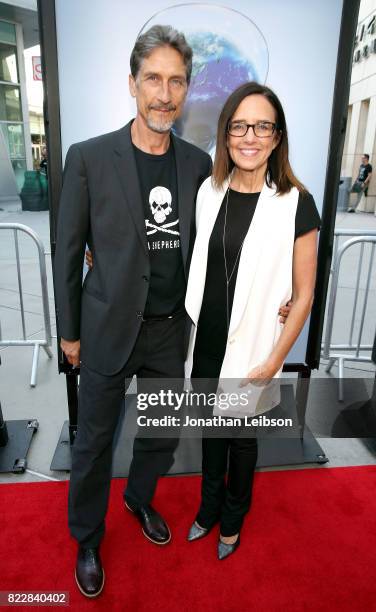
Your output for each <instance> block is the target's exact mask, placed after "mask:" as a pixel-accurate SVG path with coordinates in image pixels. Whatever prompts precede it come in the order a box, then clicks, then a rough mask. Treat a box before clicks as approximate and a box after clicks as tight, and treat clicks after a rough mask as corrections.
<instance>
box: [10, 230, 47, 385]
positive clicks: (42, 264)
mask: <svg viewBox="0 0 376 612" xmlns="http://www.w3.org/2000/svg"><path fill="white" fill-rule="evenodd" d="M0 230H13V233H14V246H15V251H16V265H17V279H18V292H19V298H20V310H21V321H22V339H21V340H6V339H5V340H4V339H3V338H2V333H1V325H0V346H34V353H33V362H32V367H31V379H30V386H31V387H35V385H36V380H37V368H38V358H39V351H40V347H42V348H43V349H44V350H45V352H46V353H47V355H48V357H49V358H50V359H51V358H52V352H51V350H50V347H51V343H52V335H51V321H50V308H49V302H48V288H47V274H46V260H45V252H44V246H43V242H42V241H41V239H40V238H39V236H38V234H36V232H34V230H33V229H31V228H30V227H28V226H27V225H22V224H21V223H0ZM18 232H24V233H25V234H27V235H28V236H30V237H31V238H32V239H33V241H34V242H35V244H36V246H37V249H38V256H39V270H40V281H41V289H42V303H43V317H44V330H45V337H44V339H36V338H35V339H33V340H32V339H29V340H28V339H27V337H26V324H25V308H24V299H23V289H22V278H21V265H20V252H19V244H18Z"/></svg>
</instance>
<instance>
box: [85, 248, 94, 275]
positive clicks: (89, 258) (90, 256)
mask: <svg viewBox="0 0 376 612" xmlns="http://www.w3.org/2000/svg"><path fill="white" fill-rule="evenodd" d="M85 261H86V265H87V266H89V268H90V270H91V268H92V267H93V253H92V252H91V251H90V250H89V249H87V251H85Z"/></svg>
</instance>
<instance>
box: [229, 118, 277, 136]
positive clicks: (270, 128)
mask: <svg viewBox="0 0 376 612" xmlns="http://www.w3.org/2000/svg"><path fill="white" fill-rule="evenodd" d="M276 127H277V125H276V124H275V123H272V122H271V121H258V123H245V122H244V121H230V123H229V124H228V126H227V132H228V133H229V134H230V136H245V135H246V133H247V132H248V130H249V128H252V130H253V133H254V135H255V136H257V137H258V138H268V137H270V136H273V134H274V132H275V130H276Z"/></svg>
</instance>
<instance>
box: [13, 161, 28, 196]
mask: <svg viewBox="0 0 376 612" xmlns="http://www.w3.org/2000/svg"><path fill="white" fill-rule="evenodd" d="M12 166H13V171H14V175H15V177H16V182H17V187H18V191H21V189H22V187H23V184H24V182H25V172H26V169H27V168H26V159H12Z"/></svg>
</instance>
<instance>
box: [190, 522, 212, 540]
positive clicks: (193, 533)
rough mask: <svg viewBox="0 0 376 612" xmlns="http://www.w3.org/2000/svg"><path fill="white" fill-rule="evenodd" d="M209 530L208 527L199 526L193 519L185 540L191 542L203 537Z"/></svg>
mask: <svg viewBox="0 0 376 612" xmlns="http://www.w3.org/2000/svg"><path fill="white" fill-rule="evenodd" d="M209 531H210V529H206V528H205V527H199V526H198V525H197V523H196V521H195V522H194V523H193V525H192V527H191V528H190V530H189V533H188V537H187V540H188V542H193V540H199V539H200V538H203V537H205V536H206V535H207V534H208V533H209Z"/></svg>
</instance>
